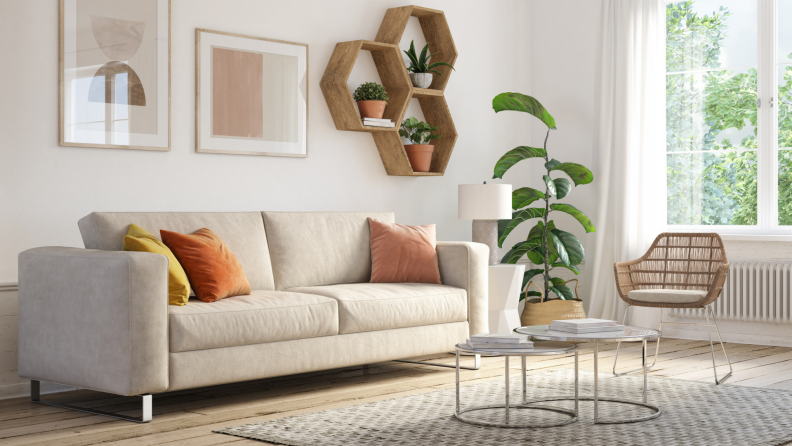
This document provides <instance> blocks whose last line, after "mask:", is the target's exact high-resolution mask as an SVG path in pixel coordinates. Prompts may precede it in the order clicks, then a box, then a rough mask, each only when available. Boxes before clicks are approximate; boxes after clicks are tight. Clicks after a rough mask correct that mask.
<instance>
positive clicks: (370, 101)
mask: <svg viewBox="0 0 792 446" xmlns="http://www.w3.org/2000/svg"><path fill="white" fill-rule="evenodd" d="M352 97H353V98H354V99H355V102H357V106H358V111H360V117H361V118H374V119H382V115H383V114H384V113H385V106H386V105H388V92H387V91H385V87H383V86H382V85H380V84H378V83H376V82H364V83H362V84H360V86H359V87H357V90H355V92H354V93H353V94H352Z"/></svg>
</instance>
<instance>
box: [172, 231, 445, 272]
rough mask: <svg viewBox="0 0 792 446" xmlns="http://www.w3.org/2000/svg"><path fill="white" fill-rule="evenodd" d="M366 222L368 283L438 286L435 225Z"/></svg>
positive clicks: (438, 270)
mask: <svg viewBox="0 0 792 446" xmlns="http://www.w3.org/2000/svg"><path fill="white" fill-rule="evenodd" d="M368 221H369V228H370V229H371V282H372V283H375V282H377V283H382V282H385V283H393V282H416V283H440V269H439V268H438V266H437V251H436V250H435V249H436V247H437V238H436V237H435V225H424V226H407V225H399V224H396V223H386V222H384V221H380V220H377V219H374V218H369V219H368ZM188 274H189V273H188Z"/></svg>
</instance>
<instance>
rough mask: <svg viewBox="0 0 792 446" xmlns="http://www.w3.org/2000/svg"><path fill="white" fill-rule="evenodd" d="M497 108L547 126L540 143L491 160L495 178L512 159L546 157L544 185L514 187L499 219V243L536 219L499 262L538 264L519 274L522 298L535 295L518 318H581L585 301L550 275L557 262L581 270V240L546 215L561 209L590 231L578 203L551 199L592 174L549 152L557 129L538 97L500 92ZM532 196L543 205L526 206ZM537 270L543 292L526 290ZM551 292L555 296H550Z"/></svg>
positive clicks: (535, 321) (541, 321) (530, 321)
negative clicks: (507, 214)
mask: <svg viewBox="0 0 792 446" xmlns="http://www.w3.org/2000/svg"><path fill="white" fill-rule="evenodd" d="M492 108H493V109H495V112H496V113H498V112H502V111H519V112H524V113H528V114H531V115H533V116H535V117H536V118H538V119H539V120H540V121H542V122H543V123H544V124H545V125H546V126H547V134H546V135H545V139H544V147H543V148H538V147H528V146H520V147H517V148H515V149H512V150H510V151H508V152H506V154H505V155H503V156H502V157H501V158H500V159H499V160H498V162H497V163H496V164H495V172H494V175H493V178H503V175H504V174H505V173H506V171H508V170H509V169H510V168H511V167H512V166H514V165H515V164H516V163H518V162H520V161H522V160H525V159H530V158H539V159H542V160H544V166H545V171H546V173H545V175H543V176H542V180H543V182H544V187H543V189H544V190H537V189H533V188H530V187H521V188H519V189H516V190H515V191H514V192H513V193H512V209H514V213H513V214H512V218H511V219H508V220H499V221H498V246H499V247H502V246H503V242H504V240H506V237H507V236H508V235H509V234H510V233H511V232H512V231H513V230H514V228H516V227H517V226H519V225H520V224H521V223H523V222H526V221H531V220H533V221H535V220H536V219H538V221H536V223H535V224H534V226H533V228H531V230H530V232H529V233H528V238H527V239H526V240H525V241H521V242H519V243H517V244H516V245H514V246H513V247H512V248H511V250H509V252H508V253H506V255H505V256H504V257H503V259H502V260H501V263H517V261H519V260H520V259H521V258H523V256H527V257H528V259H529V260H530V261H531V262H532V263H533V264H535V265H537V266H539V267H538V268H534V269H530V270H528V271H526V273H525V275H524V276H523V282H522V287H523V293H522V297H521V299H520V300H522V299H523V298H526V299H527V298H528V297H534V298H533V299H530V300H526V302H525V308H524V309H523V312H522V315H521V316H520V321H521V322H522V324H523V325H545V324H549V323H551V322H552V321H553V320H556V319H578V318H585V317H586V314H585V312H584V311H583V302H582V301H581V300H580V299H577V298H576V297H575V295H574V294H573V292H572V290H570V289H569V287H567V286H566V285H565V281H564V280H563V279H561V278H558V277H553V271H554V270H555V269H557V268H565V269H568V270H569V271H572V272H573V273H574V274H575V275H577V274H580V270H579V269H578V267H577V265H579V264H580V263H581V262H582V261H583V258H584V251H583V245H582V244H581V243H580V241H579V240H578V239H577V238H576V237H575V236H574V235H572V234H571V233H569V232H566V231H562V230H561V229H558V228H557V227H556V225H555V222H554V221H553V220H551V219H550V216H551V215H552V213H553V212H562V213H565V214H568V215H571V216H572V217H573V218H574V219H575V220H577V221H578V222H579V223H580V224H581V225H582V226H583V228H584V229H585V230H586V232H594V225H593V224H592V223H591V220H589V218H588V217H587V216H586V215H585V214H584V213H583V212H580V210H578V209H577V208H575V207H574V206H572V205H570V204H565V203H551V202H552V201H554V200H555V199H561V198H564V197H566V196H567V195H569V192H570V191H571V190H572V183H574V185H575V186H580V185H581V184H589V183H591V182H592V181H593V180H594V175H593V174H592V173H591V171H590V170H589V169H587V168H586V167H584V166H582V165H580V164H576V163H566V162H565V163H562V162H560V161H558V160H556V159H552V158H550V157H549V155H548V153H547V139H548V138H549V136H550V130H555V128H556V124H555V119H553V117H552V116H551V115H550V113H548V112H547V110H546V109H545V108H544V106H542V104H541V103H539V101H537V100H536V99H534V98H532V97H531V96H526V95H524V94H520V93H501V94H499V95H498V96H495V98H494V99H493V100H492ZM553 172H563V173H565V174H566V175H567V176H568V177H569V179H571V180H572V183H570V181H569V179H567V178H552V177H551V174H552V173H553ZM536 201H543V202H544V203H542V206H539V207H528V206H529V205H531V204H532V203H534V202H536ZM538 275H541V276H542V278H543V279H544V292H541V291H530V290H528V284H529V283H530V281H531V279H532V278H533V277H535V276H538ZM550 293H553V294H554V295H555V296H556V297H555V298H552V299H551V298H550Z"/></svg>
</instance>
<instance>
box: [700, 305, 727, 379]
mask: <svg viewBox="0 0 792 446" xmlns="http://www.w3.org/2000/svg"><path fill="white" fill-rule="evenodd" d="M704 313H705V314H706V315H707V335H709V341H710V353H712V372H713V373H714V374H715V385H720V384H723V382H724V381H726V380H727V379H729V377H730V376H731V375H732V372H733V371H734V369H732V364H731V361H730V360H729V355H727V354H726V346H725V345H723V339H722V338H721V335H720V330H719V329H718V322H717V321H716V320H715V312H714V311H712V306H711V305H707V307H706V309H705V310H704ZM710 315H712V324H713V325H714V326H715V332H716V333H717V334H718V342H720V345H721V349H722V350H723V356H725V357H726V362H727V363H728V364H729V373H727V374H726V376H724V377H723V378H721V379H718V368H717V367H716V366H715V347H714V346H713V345H712V329H711V328H710V327H711V325H710V323H709V317H710Z"/></svg>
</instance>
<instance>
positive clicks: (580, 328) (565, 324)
mask: <svg viewBox="0 0 792 446" xmlns="http://www.w3.org/2000/svg"><path fill="white" fill-rule="evenodd" d="M547 328H548V329H549V330H552V331H563V332H565V333H574V334H581V333H624V325H619V324H618V323H617V322H616V321H611V320H607V319H592V318H586V319H566V320H561V321H553V323H552V324H550V325H549V326H548V327H547Z"/></svg>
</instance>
